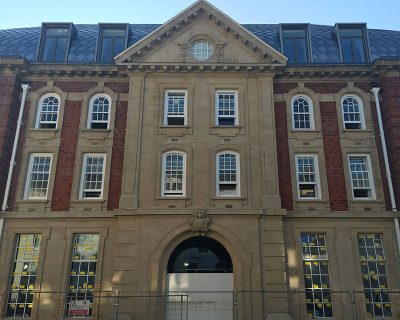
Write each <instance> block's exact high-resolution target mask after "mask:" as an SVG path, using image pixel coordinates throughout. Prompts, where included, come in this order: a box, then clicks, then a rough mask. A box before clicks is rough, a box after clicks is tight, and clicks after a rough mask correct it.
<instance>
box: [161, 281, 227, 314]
mask: <svg viewBox="0 0 400 320" xmlns="http://www.w3.org/2000/svg"><path fill="white" fill-rule="evenodd" d="M168 288H169V294H170V303H169V306H168V308H167V320H176V319H182V320H189V319H190V320H204V319H207V320H232V319H233V273H169V274H168Z"/></svg>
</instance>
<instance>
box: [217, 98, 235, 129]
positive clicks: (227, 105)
mask: <svg viewBox="0 0 400 320" xmlns="http://www.w3.org/2000/svg"><path fill="white" fill-rule="evenodd" d="M215 124H216V125H217V126H237V125H238V124H239V118H238V92H237V91H236V90H217V91H216V92H215Z"/></svg>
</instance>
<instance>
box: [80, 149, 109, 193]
mask: <svg viewBox="0 0 400 320" xmlns="http://www.w3.org/2000/svg"><path fill="white" fill-rule="evenodd" d="M105 164H106V155H105V154H99V153H94V154H84V155H83V162H82V177H81V187H80V198H81V199H93V198H97V199H102V198H103V188H104V171H105Z"/></svg>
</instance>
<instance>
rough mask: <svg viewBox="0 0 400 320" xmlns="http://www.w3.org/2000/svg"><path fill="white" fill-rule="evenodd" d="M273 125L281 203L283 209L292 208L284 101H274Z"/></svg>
mask: <svg viewBox="0 0 400 320" xmlns="http://www.w3.org/2000/svg"><path fill="white" fill-rule="evenodd" d="M275 127H276V148H277V150H276V151H277V155H278V176H279V193H280V196H281V205H282V208H284V209H287V210H293V196H292V180H291V175H290V158H289V140H288V128H287V115H286V106H285V103H284V102H275Z"/></svg>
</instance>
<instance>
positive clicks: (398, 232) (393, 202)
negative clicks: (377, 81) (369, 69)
mask: <svg viewBox="0 0 400 320" xmlns="http://www.w3.org/2000/svg"><path fill="white" fill-rule="evenodd" d="M379 90H380V88H378V87H374V88H372V89H371V92H372V93H373V94H374V99H375V106H376V113H377V114H378V125H379V134H380V137H381V144H382V149H383V159H384V161H385V169H386V179H387V182H388V186H389V195H390V204H391V206H392V211H393V213H396V212H397V208H396V200H395V198H394V191H393V182H392V173H391V172H390V166H389V159H388V153H387V148H386V139H385V133H384V131H383V124H382V114H381V106H380V103H379V95H378V94H379ZM394 227H395V230H396V238H397V249H398V253H399V257H398V258H399V259H400V227H399V218H397V217H395V218H394Z"/></svg>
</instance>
